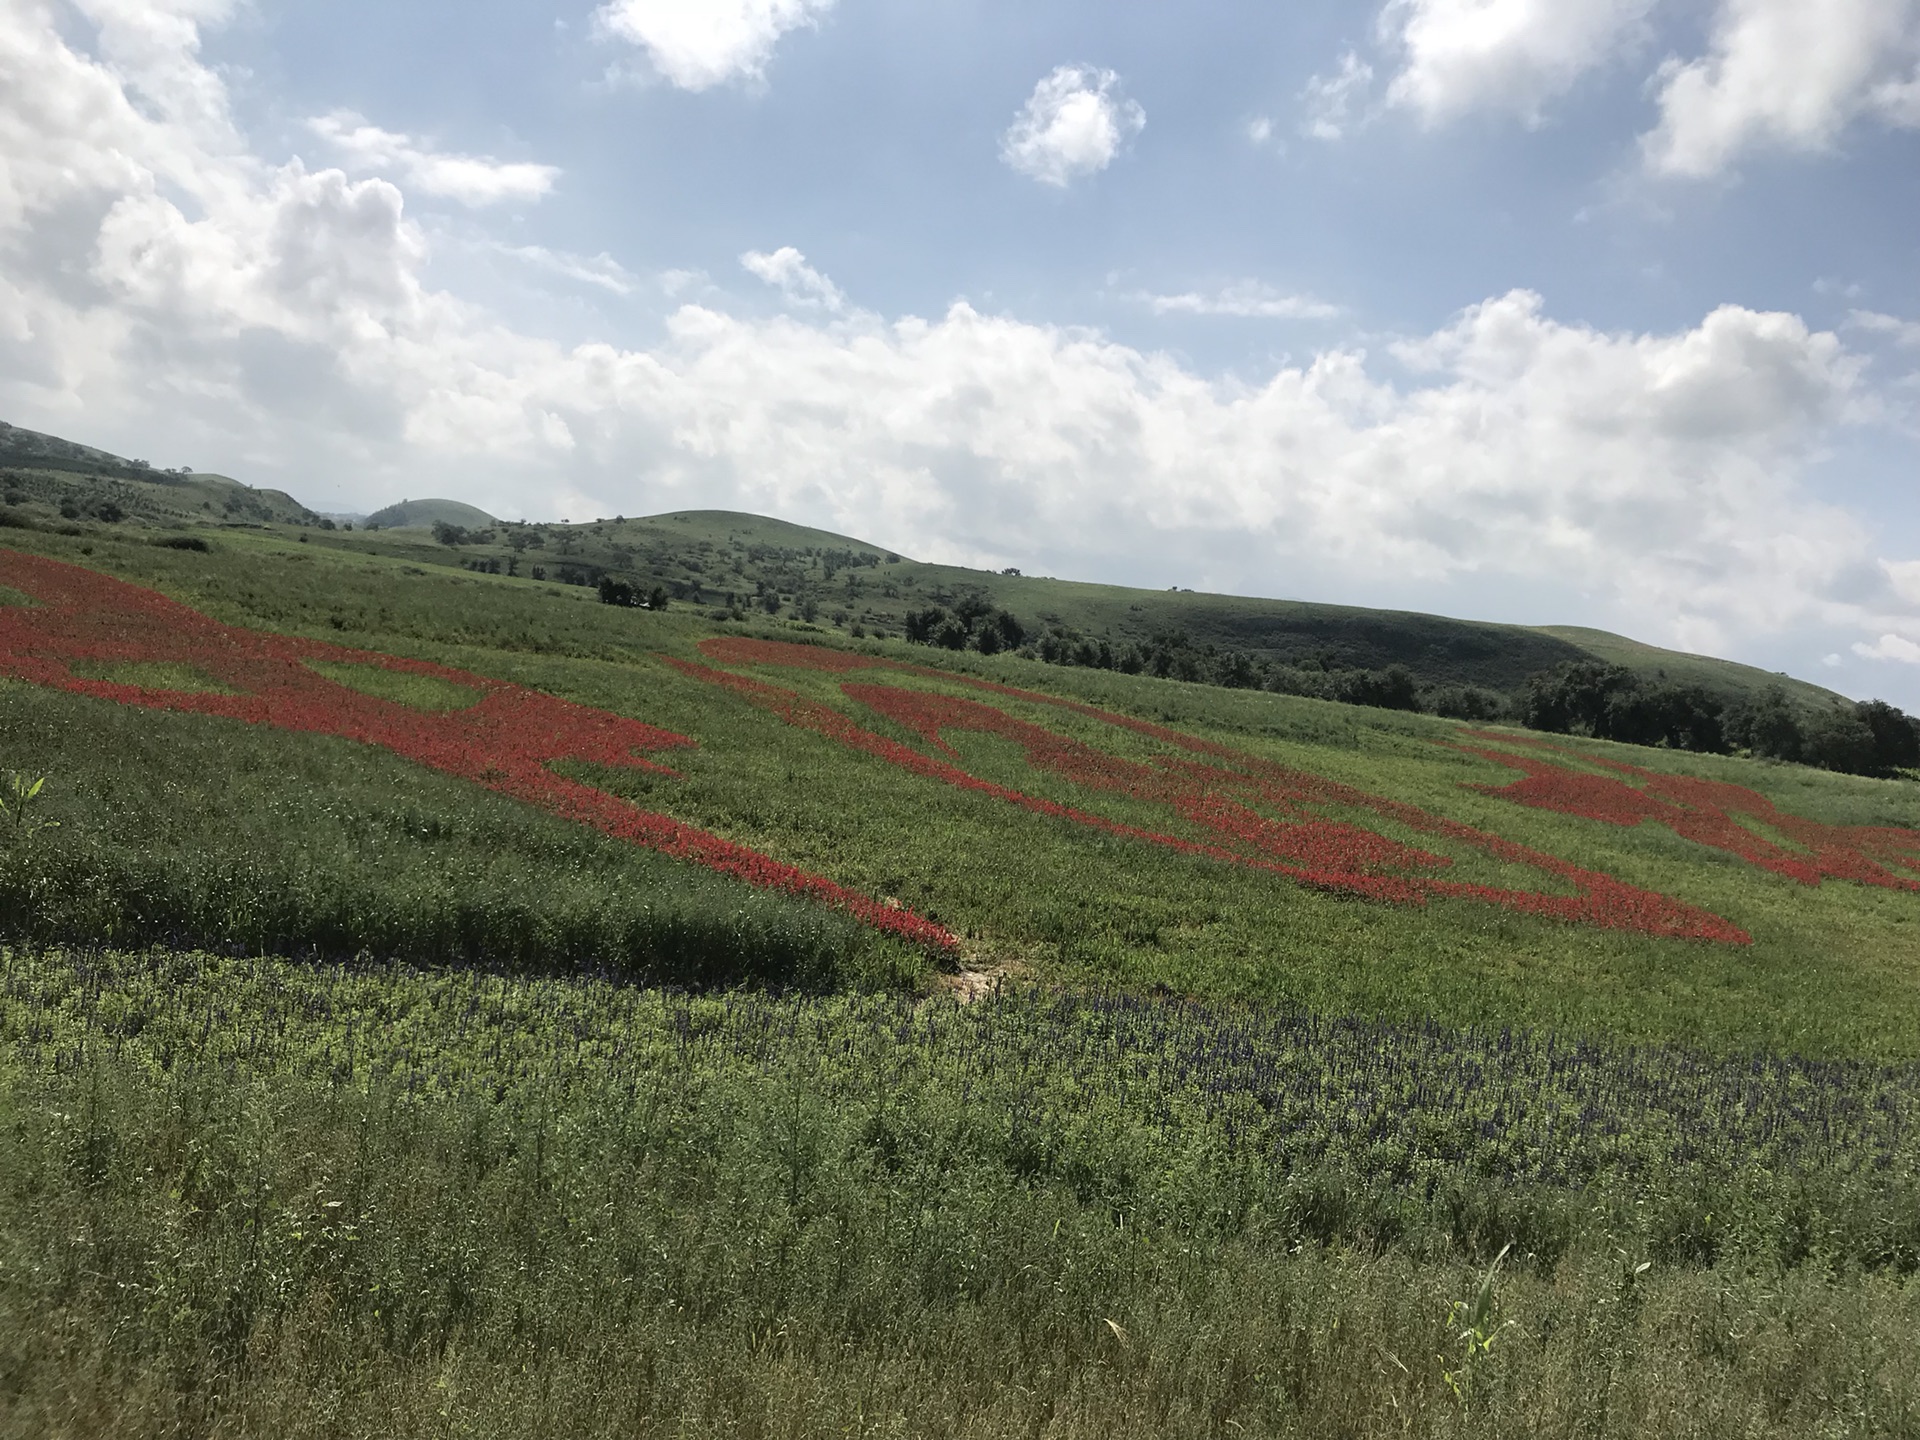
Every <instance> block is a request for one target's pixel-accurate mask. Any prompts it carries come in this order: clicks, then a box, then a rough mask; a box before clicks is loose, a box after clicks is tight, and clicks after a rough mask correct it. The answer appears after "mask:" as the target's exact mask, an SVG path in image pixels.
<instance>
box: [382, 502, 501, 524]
mask: <svg viewBox="0 0 1920 1440" xmlns="http://www.w3.org/2000/svg"><path fill="white" fill-rule="evenodd" d="M499 523H500V522H499V521H497V520H495V519H494V518H493V516H491V515H489V514H487V512H486V511H484V510H480V509H476V508H475V507H474V506H472V505H464V504H462V503H461V502H460V501H458V500H402V501H401V502H400V503H399V504H398V505H389V506H387V508H386V509H384V510H376V511H374V512H373V514H371V515H369V516H367V519H366V528H367V529H369V530H402V529H406V528H407V527H409V526H421V527H425V526H429V525H458V526H460V527H461V528H462V529H464V530H475V529H478V530H486V529H489V528H491V527H492V526H494V525H497V524H499Z"/></svg>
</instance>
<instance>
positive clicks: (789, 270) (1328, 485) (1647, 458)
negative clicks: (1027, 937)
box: [0, 0, 1920, 659]
mask: <svg viewBox="0 0 1920 1440" xmlns="http://www.w3.org/2000/svg"><path fill="white" fill-rule="evenodd" d="M92 13H94V14H95V18H96V20H97V22H98V36H99V44H100V47H101V52H102V53H91V52H89V51H88V50H87V49H85V48H84V47H83V46H82V45H81V44H80V43H79V42H75V41H71V40H69V39H66V38H63V36H62V34H61V32H60V30H59V29H58V28H57V27H56V25H55V21H54V16H53V14H52V13H51V11H50V10H49V9H48V8H47V6H45V5H44V4H39V3H35V0H19V3H16V4H15V5H13V6H12V7H10V8H8V9H7V10H5V11H4V12H0V413H3V414H6V415H7V416H8V417H9V418H11V419H14V420H16V421H20V422H22V423H28V424H32V425H34V426H35V428H46V429H53V430H56V431H62V430H64V431H67V432H68V433H72V434H74V435H75V437H76V438H80V439H85V440H90V441H93V442H95V443H101V444H106V445H110V446H114V445H121V446H131V445H137V446H138V448H139V450H140V451H142V452H144V453H150V454H155V447H157V446H166V447H168V449H167V450H166V451H165V452H161V453H157V454H155V458H156V459H157V460H158V461H160V462H162V463H167V462H185V461H187V460H193V461H195V462H197V463H201V464H205V463H207V461H208V460H209V459H210V458H217V459H219V460H220V461H221V462H222V463H223V464H226V465H230V466H231V467H233V468H235V469H238V470H240V471H241V473H243V474H246V475H248V476H249V477H250V478H253V479H256V480H258V481H262V482H267V483H275V484H281V485H285V486H288V487H290V488H292V489H293V490H294V491H295V492H296V493H302V494H305V495H307V496H310V497H312V498H313V500H314V501H316V502H320V501H325V500H327V499H328V498H329V496H330V495H332V496H338V497H339V498H340V499H343V500H349V501H353V502H357V503H359V504H361V505H363V506H364V505H369V504H372V503H374V502H375V501H378V500H381V499H385V498H390V496H391V494H397V493H402V492H403V491H404V493H410V494H420V493H422V492H423V491H425V490H428V489H437V490H440V491H443V492H447V493H453V494H456V495H460V496H463V497H464V498H467V499H470V500H473V501H475V502H476V503H480V504H483V505H485V506H487V507H488V508H489V509H492V510H494V511H495V512H496V513H504V514H509V515H520V514H525V515H529V516H534V517H540V516H558V515H573V516H581V515H590V514H596V513H597V514H613V513H626V514H636V513H646V512H647V511H649V510H658V509H670V508H678V507H681V506H685V505H690V504H699V505H703V506H729V507H737V508H746V509H754V510H762V511H772V512H775V513H779V514H784V515H787V516H791V517H793V518H796V519H804V520H806V521H808V522H810V523H815V524H821V525H825V526H829V527H832V528H837V529H841V530H847V531H852V532H854V533H858V534H862V535H866V536H870V537H872V538H874V539H876V540H879V541H881V542H883V543H886V544H889V545H892V546H894V547H896V548H899V549H901V550H903V551H906V552H909V553H919V554H923V555H928V556H930V557H932V558H946V559H955V560H973V561H995V562H1002V563H1005V562H1021V563H1027V564H1031V563H1033V562H1034V561H1035V560H1038V561H1040V562H1041V563H1045V564H1047V565H1049V566H1052V567H1055V568H1057V569H1059V570H1061V571H1064V572H1066V573H1079V574H1099V575H1108V576H1116V577H1118V576H1123V575H1124V576H1131V577H1133V578H1135V579H1138V580H1141V581H1143V582H1146V583H1159V578H1160V577H1161V576H1163V575H1164V573H1165V571H1166V569H1167V568H1168V567H1170V566H1176V565H1177V566H1179V567H1180V568H1181V571H1182V572H1183V573H1181V574H1180V576H1179V577H1178V578H1179V579H1180V580H1181V582H1182V583H1194V582H1195V581H1196V580H1198V581H1203V582H1207V583H1212V584H1216V585H1220V586H1223V587H1224V586H1228V585H1232V586H1235V587H1244V588H1248V589H1252V590H1255V591H1266V592H1267V593H1272V592H1273V591H1274V589H1275V588H1276V586H1278V585H1281V584H1282V583H1283V582H1282V578H1281V577H1296V576H1302V575H1306V576H1310V577H1311V576H1319V577H1323V578H1324V577H1327V576H1331V575H1338V576H1339V577H1341V578H1342V579H1343V580H1344V581H1346V582H1347V583H1348V584H1349V585H1350V586H1354V587H1358V588H1361V589H1364V588H1366V587H1369V586H1373V587H1380V586H1386V585H1392V586H1395V587H1399V589H1398V593H1401V594H1406V593H1407V587H1409V586H1420V585H1425V586H1428V587H1430V588H1429V589H1428V591H1427V592H1425V593H1426V594H1427V595H1428V596H1429V597H1430V598H1429V602H1428V603H1430V604H1432V605H1434V606H1435V607H1436V608H1444V603H1445V602H1444V594H1445V593H1446V592H1445V590H1444V587H1446V586H1448V585H1453V584H1457V583H1461V582H1465V581H1474V580H1490V581H1495V582H1501V583H1505V582H1509V581H1510V582H1513V583H1515V584H1520V585H1525V586H1530V587H1535V588H1536V589H1539V590H1543V591H1549V592H1551V593H1554V594H1561V595H1566V594H1575V595H1578V596H1580V597H1583V600H1582V603H1583V604H1584V605H1585V606H1586V607H1587V613H1588V614H1589V616H1590V617H1591V618H1595V619H1605V620H1607V621H1609V622H1610V623H1615V624H1621V625H1630V626H1631V627H1632V628H1634V629H1636V630H1637V631H1639V632H1640V633H1643V634H1647V635H1650V636H1654V637H1658V638H1662V639H1665V640H1667V641H1669V642H1674V643H1679V644H1682V645H1687V646H1692V647H1703V648H1718V647H1720V646H1722V645H1724V644H1726V643H1727V642H1728V640H1729V638H1730V637H1738V636H1742V635H1752V634H1768V633H1780V632H1782V631H1785V630H1788V629H1791V628H1794V627H1806V626H1828V627H1841V628H1843V629H1846V630H1850V631H1851V632H1852V634H1853V635H1855V636H1858V637H1859V638H1860V643H1861V644H1862V646H1864V647H1866V648H1865V650H1864V651H1863V653H1869V652H1870V653H1873V654H1875V655H1879V656H1886V657H1890V658H1894V659H1905V658H1920V583H1916V582H1914V581H1913V579H1912V576H1913V574H1914V573H1915V572H1914V571H1913V569H1912V568H1911V562H1901V561H1900V558H1899V557H1892V558H1893V559H1894V560H1895V561H1896V563H1894V564H1891V565H1883V564H1882V563H1880V560H1881V557H1879V556H1878V555H1876V553H1875V549H1874V544H1873V540H1872V537H1871V536H1870V535H1869V534H1867V533H1866V532H1865V530H1864V529H1863V527H1862V526H1861V525H1860V524H1858V523H1857V522H1856V521H1855V520H1853V519H1852V518H1851V517H1850V516H1849V515H1848V514H1847V513H1846V512H1844V511H1842V510H1840V509H1837V508H1835V507H1833V506H1830V505H1825V504H1822V503H1820V502H1819V501H1817V500H1815V499H1813V498H1811V497H1809V496H1808V495H1807V494H1806V493H1805V492H1804V491H1803V490H1802V488H1801V487H1800V485H1799V483H1798V482H1799V477H1800V476H1801V475H1802V474H1803V473H1804V472H1805V470H1806V467H1807V466H1808V465H1809V464H1811V463H1812V462H1813V461H1814V460H1815V459H1816V458H1817V457H1818V454H1819V452H1820V450H1821V448H1822V447H1823V445H1824V444H1825V443H1826V440H1827V437H1829V436H1830V435H1831V434H1833V433H1834V431H1835V430H1836V427H1839V426H1842V425H1844V424H1846V423H1847V420H1848V416H1849V415H1850V414H1851V413H1852V412H1853V411H1854V409H1855V408H1857V407H1859V406H1860V405H1862V404H1863V403H1865V401H1866V400H1867V399H1869V398H1870V396H1869V393H1868V391H1867V389H1866V381H1865V378H1864V373H1863V361H1862V360H1861V358H1860V357H1859V356H1858V355H1857V354H1855V353H1854V352H1852V351H1850V350H1849V349H1848V348H1847V347H1846V346H1845V345H1844V344H1843V343H1842V341H1841V340H1840V339H1839V338H1838V337H1836V336H1835V335H1833V334H1829V333H1823V332H1819V331H1815V330H1811V329H1810V328H1809V327H1808V326H1807V325H1806V324H1805V323H1803V322H1802V321H1801V320H1800V319H1798V318H1797V317H1795V316H1793V315H1789V314H1781V313H1767V312H1759V311H1754V310H1749V309H1744V308H1741V307H1737V306H1725V307H1722V308H1720V309H1717V310H1714V311H1713V312H1711V313H1710V314H1707V315H1705V316H1703V317H1701V318H1700V319H1699V321H1698V322H1697V323H1694V324H1692V325H1688V326H1684V327H1682V328H1679V329H1676V330H1672V331H1669V332H1664V333H1612V332H1605V331H1600V330H1596V329H1594V328H1592V327H1589V326H1585V325H1580V324H1573V323H1568V322H1565V321H1561V320H1557V319H1555V318H1553V317H1552V316H1551V315H1550V314H1549V313H1548V310H1547V307H1546V305H1545V302H1544V301H1543V300H1542V298H1541V297H1540V296H1538V295H1535V294H1532V293H1530V292H1527V291H1523V290H1516V291H1513V292H1511V293H1507V294H1503V295H1496V296H1492V297H1490V298H1488V299H1486V300H1484V301H1483V302H1481V303H1479V304H1476V305H1474V306H1472V307H1470V308H1468V309H1466V310H1465V311H1463V312H1461V313H1460V314H1459V315H1457V316H1456V317H1454V318H1453V319H1452V320H1451V321H1449V322H1448V323H1447V324H1445V325H1443V326H1441V327H1440V328H1438V329H1437V330H1435V331H1433V332H1432V333H1430V334H1426V335H1422V336H1414V337H1408V338H1405V339H1403V340H1401V341H1400V342H1398V343H1397V344H1394V345H1391V346H1389V347H1386V348H1385V349H1384V350H1380V351H1378V352H1376V353H1368V352H1366V351H1363V350H1361V349H1358V348H1349V347H1333V348H1328V349H1325V350H1323V351H1321V352H1320V353H1318V354H1315V355H1313V356H1312V357H1311V358H1309V359H1307V360H1305V361H1303V362H1300V363H1293V362H1288V363H1284V364H1280V365H1277V366H1275V367H1274V368H1273V369H1272V370H1271V372H1270V373H1263V374H1259V375H1256V376H1253V377H1247V378H1233V377H1225V378H1221V377H1209V376H1205V375H1201V374H1198V373H1196V372H1195V371H1194V370H1192V369H1191V368H1190V367H1188V366H1187V365H1185V364H1184V363H1182V362H1181V361H1180V360H1178V359H1177V358H1175V357H1173V356H1169V355H1166V354H1159V353H1152V352H1146V351H1142V350H1139V349H1135V348H1132V347H1129V346H1126V345H1122V344H1119V343H1116V342H1115V341H1113V340H1111V339H1110V338H1108V337H1106V336H1104V335H1102V334H1100V333H1098V332H1094V331H1086V330H1078V329H1072V328H1065V327H1060V326H1053V325H1041V324H1034V323H1029V322H1026V321H1023V320H1021V319H1019V318H1017V317H1014V316H1008V315H996V314H990V313H984V312H983V311H981V310H979V309H977V308H975V307H974V306H972V305H970V304H968V303H966V302H964V301H957V302H955V303H953V304H952V305H951V306H949V307H948V308H947V309H946V310H944V312H942V313H940V314H938V315H936V316H932V317H917V316H896V317H887V316H882V315H878V314H875V313H872V312H870V311H866V310H863V309H861V308H859V307H858V306H857V305H856V304H855V303H853V302H852V301H851V300H849V299H848V298H847V297H846V296H844V295H843V294H842V293H841V292H840V290H839V289H838V288H837V287H835V286H834V285H833V284H832V282H831V281H829V280H828V279H827V278H826V277H825V276H823V275H821V274H820V273H819V272H818V271H817V270H816V269H814V268H813V267H812V266H810V265H809V264H808V263H807V261H806V258H805V257H804V256H803V255H802V254H801V253H800V252H799V251H798V250H796V249H793V248H791V247H781V248H775V249H773V250H771V251H764V252H763V251H749V252H747V254H746V255H745V256H743V257H742V262H741V263H742V265H743V266H744V267H745V268H746V269H747V270H748V271H749V272H750V273H751V274H753V275H755V276H757V277H759V278H760V279H762V280H764V281H766V282H767V283H769V284H772V285H774V286H776V287H777V288H779V289H780V290H781V291H782V292H783V294H784V295H785V296H786V297H787V299H788V300H789V302H790V303H791V305H792V309H791V310H790V311H789V312H788V313H782V314H777V315H774V316H771V317H766V318H751V317H743V316H741V315H736V314H733V313H730V312H729V310H728V309H727V308H725V306H724V303H722V302H719V301H716V302H714V303H711V304H681V305H679V306H678V308H675V309H672V310H671V311H670V312H668V313H667V314H665V315H664V317H663V319H662V325H663V332H662V337H661V338H660V339H659V340H658V341H657V343H653V344H650V345H647V346H644V347H636V346H623V345H619V344H614V343H611V342H600V343H591V344H581V345H562V344H560V343H557V342H555V341H554V340H552V339H550V338H547V337H545V336H542V335H540V334H536V333H529V332H527V331H525V330H522V329H515V328H512V327H510V326H508V325H507V324H506V323H504V322H503V321H502V320H500V319H499V318H498V317H496V316H495V315H493V314H492V313H490V312H489V311H487V310H485V309H484V308H482V307H480V306H477V305H475V304H473V303H471V302H469V301H467V300H464V299H463V298H461V297H460V296H458V295H455V294H452V293H449V292H447V291H444V290H437V289H434V288H433V287H432V286H430V285H429V284H428V283H427V281H426V279H425V278H424V276H425V268H424V267H425V265H426V262H427V259H428V241H427V239H426V237H425V235H424V234H423V232H422V231H421V230H420V229H419V227H418V226H417V225H416V224H415V223H414V222H413V221H412V220H410V219H409V218H408V215H407V209H406V203H405V195H404V191H403V186H410V185H417V184H418V183H420V182H419V181H418V179H417V177H415V176H413V175H412V173H411V171H410V170H409V169H408V164H407V162H404V161H403V162H400V163H398V164H397V167H396V169H397V179H396V178H389V177H386V176H382V175H370V176H364V177H359V178H356V177H354V176H350V175H349V174H347V173H345V172H344V171H342V170H339V169H326V168H323V169H314V168H310V167H309V166H308V165H307V164H306V163H305V162H304V161H303V160H302V159H300V158H298V157H294V158H290V159H287V160H285V161H281V162H275V161H272V160H268V159H264V158H261V157H259V156H257V155H255V154H254V153H252V152H251V151H250V150H249V149H248V148H247V146H246V145H245V144H244V142H243V140H242V137H241V136H240V135H239V134H238V133H237V132H236V130H235V129H234V126H233V124H232V122H231V119H230V117H229V114H228V110H227V106H226V100H225V92H224V89H223V87H222V85H221V82H220V80H219V78H218V77H217V76H215V75H214V74H213V73H212V72H211V71H210V70H208V69H207V68H206V67H204V66H203V65H202V64H201V63H200V61H199V59H198V56H197V49H196V47H197V25H198V24H199V23H200V21H201V18H202V17H203V16H204V14H205V13H207V12H206V11H205V10H204V9H203V10H201V11H195V10H194V9H193V8H192V7H191V6H190V5H188V4H185V3H181V4H179V5H177V8H176V9H175V10H174V11H172V12H169V16H163V17H162V18H165V19H168V23H167V24H160V23H158V22H157V21H154V20H152V15H151V12H148V18H147V20H145V21H143V22H142V24H143V28H142V29H141V30H140V36H139V38H140V44H139V45H133V44H130V43H127V44H123V43H122V38H123V37H120V36H118V35H117V33H116V32H115V30H114V27H115V26H116V25H118V24H119V23H120V21H119V19H118V18H116V16H117V12H115V13H111V14H110V13H106V11H105V10H104V8H103V10H102V11H99V12H92ZM169 17H170V18H169ZM110 47H111V48H112V51H113V53H112V58H111V60H110V59H109V58H108V56H107V54H106V53H105V52H106V51H107V50H108V49H109V48H110ZM1094 93H1098V88H1097V87H1096V89H1095V92H1094ZM523 258H525V259H527V261H528V263H529V264H530V265H538V266H545V267H547V268H550V269H555V270H565V269H566V268H567V267H568V266H574V267H575V268H580V264H579V262H578V260H577V257H566V256H562V255H557V254H556V253H555V252H541V253H540V254H537V255H536V254H529V255H526V256H524V257H523ZM588 268H589V269H590V270H591V274H589V275H587V276H583V277H582V278H587V279H589V280H592V277H593V276H595V275H597V276H598V277H599V279H598V280H593V283H602V284H607V285H610V286H614V287H625V289H626V290H627V291H629V292H630V291H631V290H632V289H633V283H632V277H630V276H629V275H628V274H627V272H626V271H624V270H622V269H620V268H619V267H618V265H617V262H614V261H612V260H611V259H609V258H607V257H600V259H599V260H597V261H595V262H591V265H590V267H588ZM1317 303H1318V302H1304V301H1298V300H1294V299H1291V298H1289V297H1286V296H1284V295H1282V294H1279V293H1278V292H1270V291H1263V290H1258V289H1255V288H1251V287H1246V288H1241V289H1238V290H1230V291H1227V292H1222V293H1221V294H1219V295H1213V296H1201V295H1198V294H1196V295H1195V296H1193V297H1184V296H1176V297H1169V299H1168V308H1170V309H1173V310H1187V311H1192V312H1194V313H1221V314H1236V313H1251V314H1261V313H1267V311H1268V310H1272V311H1275V312H1277V313H1291V314H1299V313H1305V312H1304V307H1306V306H1309V305H1313V304H1317ZM1263 307H1264V308H1263ZM343 492H344V493H343ZM1887 637H1892V638H1891V639H1889V638H1887ZM1909 646H1910V647H1912V650H1911V653H1910V652H1909V650H1908V649H1907V648H1905V647H1909Z"/></svg>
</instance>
